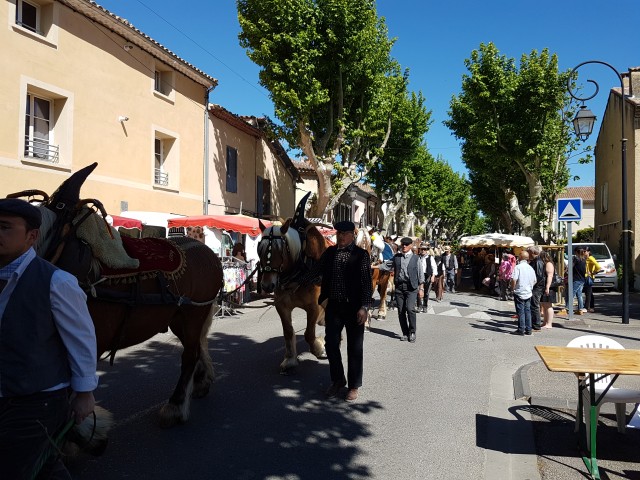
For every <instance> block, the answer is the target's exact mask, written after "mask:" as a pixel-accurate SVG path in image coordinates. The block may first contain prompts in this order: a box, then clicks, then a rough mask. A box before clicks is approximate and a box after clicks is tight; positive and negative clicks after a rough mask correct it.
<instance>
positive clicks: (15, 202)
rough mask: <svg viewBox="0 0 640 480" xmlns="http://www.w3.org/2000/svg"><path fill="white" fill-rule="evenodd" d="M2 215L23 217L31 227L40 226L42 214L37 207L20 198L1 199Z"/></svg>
mask: <svg viewBox="0 0 640 480" xmlns="http://www.w3.org/2000/svg"><path fill="white" fill-rule="evenodd" d="M0 215H8V216H11V217H22V218H24V219H25V220H26V222H27V224H28V225H29V226H30V227H31V228H40V224H41V223H42V214H41V213H40V210H39V209H38V208H37V207H34V206H33V205H31V204H30V203H29V202H26V201H24V200H20V199H19V198H2V199H0Z"/></svg>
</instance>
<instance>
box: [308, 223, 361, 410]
mask: <svg viewBox="0 0 640 480" xmlns="http://www.w3.org/2000/svg"><path fill="white" fill-rule="evenodd" d="M334 228H335V229H336V235H337V240H336V245H334V246H331V247H329V248H327V249H326V250H325V251H324V253H323V254H322V256H321V257H320V260H319V261H318V263H316V264H315V265H314V266H313V268H312V270H311V272H310V273H309V274H307V275H306V276H305V279H307V278H315V277H316V276H317V275H318V274H321V275H322V285H321V290H320V297H319V298H318V303H319V304H322V303H323V302H324V301H325V300H327V305H326V307H325V348H326V350H327V359H328V360H329V372H330V375H331V386H330V387H329V389H328V390H327V393H326V397H327V398H333V397H336V396H337V395H338V394H339V393H340V391H341V390H342V388H343V387H345V386H348V390H347V393H346V396H345V399H346V400H347V401H349V402H352V401H355V400H356V399H357V398H358V389H359V388H360V387H361V386H362V371H363V345H364V325H365V322H366V321H367V317H368V309H369V307H370V306H371V301H372V294H373V285H372V280H371V260H370V258H369V253H368V252H367V251H366V250H364V249H362V248H360V247H358V246H356V244H355V229H356V227H355V225H354V224H353V222H349V221H342V222H337V223H336V224H335V225H334ZM301 283H304V280H303V281H302V282H301ZM343 329H346V332H347V366H348V368H347V375H346V377H345V370H344V366H343V364H342V355H341V353H340V339H341V336H342V330H343ZM347 380H348V383H347Z"/></svg>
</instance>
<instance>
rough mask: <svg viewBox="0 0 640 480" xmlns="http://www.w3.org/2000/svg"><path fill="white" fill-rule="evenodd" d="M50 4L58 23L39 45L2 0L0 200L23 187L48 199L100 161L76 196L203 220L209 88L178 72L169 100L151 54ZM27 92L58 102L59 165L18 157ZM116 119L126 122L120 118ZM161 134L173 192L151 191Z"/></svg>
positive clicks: (115, 208)
mask: <svg viewBox="0 0 640 480" xmlns="http://www.w3.org/2000/svg"><path fill="white" fill-rule="evenodd" d="M52 8H53V18H54V22H56V23H57V25H58V26H57V28H54V29H55V30H56V32H55V35H49V39H47V40H44V39H41V38H39V37H38V36H37V35H35V34H30V33H29V32H28V31H26V30H25V29H23V28H21V27H17V26H15V24H14V19H15V3H14V2H10V1H9V2H7V1H3V2H0V21H2V22H3V23H4V24H5V25H7V27H5V28H0V44H2V45H3V47H2V50H1V52H0V59H1V63H2V65H3V73H2V75H0V92H1V93H0V95H1V96H2V103H3V106H4V113H5V114H4V115H3V116H2V118H0V195H2V196H4V195H5V194H7V193H10V192H14V191H18V190H23V189H27V188H38V189H41V190H44V191H47V192H49V193H51V192H53V190H54V189H55V188H56V187H57V186H58V185H59V183H60V182H61V181H63V180H64V179H65V178H67V177H68V176H69V174H70V172H73V171H76V170H78V169H80V168H82V167H83V166H86V165H88V164H90V163H92V162H94V161H97V162H98V164H99V166H98V168H97V170H96V171H95V172H94V173H93V174H92V175H91V177H89V180H88V181H87V183H86V184H85V186H84V188H83V190H82V196H84V197H95V198H98V199H100V200H101V201H102V202H103V203H104V204H105V207H106V208H107V211H109V212H111V213H116V214H117V213H119V212H120V206H121V202H122V201H126V202H128V208H129V209H130V210H151V211H159V210H163V211H164V210H166V211H171V212H175V213H182V214H187V215H194V214H201V213H202V209H203V206H202V205H203V202H202V192H203V168H202V165H203V156H204V93H205V90H206V88H205V86H204V85H200V84H198V83H196V82H195V81H193V80H191V79H188V78H187V77H185V76H184V75H182V74H179V73H177V72H175V73H174V74H173V80H172V83H173V87H174V92H173V94H172V95H169V96H163V95H158V94H155V93H154V89H153V80H154V71H155V65H156V60H154V58H153V57H152V56H151V55H150V54H149V53H146V52H144V51H143V50H142V49H140V48H138V47H134V48H133V49H131V50H129V51H125V49H124V48H123V45H124V44H125V43H127V42H126V41H125V40H124V39H123V38H122V37H120V36H119V35H116V34H114V33H112V32H110V31H109V30H108V29H106V28H105V27H102V26H100V25H98V24H97V23H96V22H92V21H90V20H88V19H87V18H86V17H84V16H83V15H81V14H79V13H76V12H73V11H72V10H71V9H69V8H67V7H65V6H63V5H61V4H59V3H57V2H54V3H53V6H52ZM50 40H53V41H50ZM163 68H169V67H168V66H166V65H164V67H163ZM27 91H35V92H36V94H38V93H39V92H40V91H42V92H43V94H44V95H47V96H51V95H53V96H54V97H57V100H56V101H55V104H54V109H55V110H56V112H55V115H56V116H55V117H54V118H55V123H54V132H53V135H54V137H53V143H56V144H59V145H60V158H59V162H58V164H52V163H51V162H48V161H40V160H35V159H29V158H25V156H24V140H23V139H24V132H25V127H24V124H25V119H24V117H25V113H24V108H25V97H26V92H27ZM121 115H122V116H126V117H128V118H129V120H128V121H125V122H119V121H118V117H119V116H121ZM158 131H160V132H162V133H163V134H167V135H170V136H172V137H174V139H175V142H174V145H173V148H174V150H173V154H174V156H175V158H177V159H178V161H177V163H176V164H175V165H174V166H173V167H172V170H171V171H170V174H171V182H170V185H169V188H162V187H158V186H156V185H154V137H155V135H156V132H158Z"/></svg>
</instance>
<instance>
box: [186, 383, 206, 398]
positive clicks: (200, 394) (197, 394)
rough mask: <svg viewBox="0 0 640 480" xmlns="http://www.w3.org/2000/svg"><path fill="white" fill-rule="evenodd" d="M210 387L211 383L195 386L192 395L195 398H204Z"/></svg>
mask: <svg viewBox="0 0 640 480" xmlns="http://www.w3.org/2000/svg"><path fill="white" fill-rule="evenodd" d="M210 387H211V385H201V386H194V387H193V392H191V396H192V397H193V398H204V397H206V396H207V395H208V394H209V389H210Z"/></svg>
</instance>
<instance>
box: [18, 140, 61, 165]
mask: <svg viewBox="0 0 640 480" xmlns="http://www.w3.org/2000/svg"><path fill="white" fill-rule="evenodd" d="M24 154H25V156H26V157H31V158H37V159H39V160H45V161H47V162H51V163H58V160H59V154H60V146H59V145H51V144H50V143H49V142H48V141H46V140H40V139H38V138H29V137H25V139H24Z"/></svg>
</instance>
